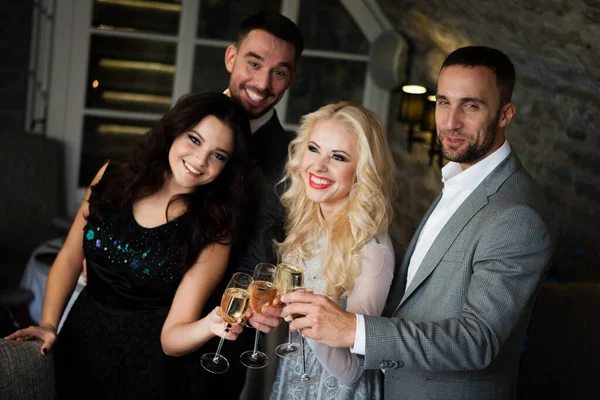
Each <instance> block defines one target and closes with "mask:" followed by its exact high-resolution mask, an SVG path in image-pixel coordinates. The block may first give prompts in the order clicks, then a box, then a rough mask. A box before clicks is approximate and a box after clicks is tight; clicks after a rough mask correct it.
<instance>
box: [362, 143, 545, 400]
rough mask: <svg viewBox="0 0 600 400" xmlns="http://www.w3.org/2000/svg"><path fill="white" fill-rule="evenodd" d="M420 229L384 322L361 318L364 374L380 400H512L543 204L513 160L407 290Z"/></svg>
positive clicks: (439, 242)
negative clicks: (372, 374)
mask: <svg viewBox="0 0 600 400" xmlns="http://www.w3.org/2000/svg"><path fill="white" fill-rule="evenodd" d="M440 198H441V195H440V196H438V198H437V199H436V200H435V201H434V203H433V204H432V206H431V207H430V209H429V210H428V212H427V214H426V215H425V217H424V218H423V221H422V222H421V224H420V226H419V227H418V229H417V232H416V233H415V235H414V237H413V239H412V240H411V243H410V245H409V247H408V250H407V253H406V255H405V257H404V260H403V263H402V265H401V267H400V271H396V276H395V278H394V282H393V283H392V288H391V291H390V295H389V296H388V301H387V304H386V309H385V310H384V316H383V317H371V316H365V328H366V355H365V358H364V367H365V368H385V398H386V399H390V400H391V399H394V400H396V399H410V400H414V399H443V400H453V399H473V400H475V399H477V400H486V399H510V398H512V397H514V396H515V388H516V380H517V372H518V365H519V356H520V350H521V347H522V345H523V339H524V336H525V331H526V329H527V323H528V319H529V316H530V314H531V310H532V308H533V304H534V299H535V295H536V294H537V291H538V288H539V287H540V284H541V282H542V280H543V278H544V276H545V273H546V272H547V269H548V267H549V265H550V259H551V253H552V247H553V246H552V239H551V235H550V229H549V226H550V225H549V219H548V215H547V211H546V208H545V202H544V199H543V196H542V194H541V191H540V189H539V188H538V186H537V185H536V183H535V182H534V180H533V179H532V178H531V176H530V175H529V173H528V172H527V171H526V170H525V169H524V168H523V167H522V165H521V163H520V161H519V160H518V158H517V156H516V155H515V154H514V153H511V154H510V155H509V156H508V157H507V158H506V159H505V160H503V161H502V163H501V164H500V165H499V166H498V167H497V168H496V169H494V171H492V172H491V173H490V174H489V175H488V176H487V177H486V178H485V179H484V181H483V182H482V183H481V184H480V185H479V186H478V187H477V188H476V189H475V190H474V191H473V193H471V195H470V196H469V197H468V198H467V199H466V200H465V201H464V203H463V204H462V205H461V206H460V207H459V208H458V210H457V211H456V212H455V213H454V215H452V217H451V218H450V220H449V221H448V223H447V224H446V225H445V226H444V228H443V229H442V230H441V232H440V233H439V235H438V237H437V238H436V239H435V241H434V243H433V245H432V246H431V249H430V250H429V252H428V253H427V254H426V256H425V258H424V259H423V262H422V264H421V266H420V268H419V269H418V271H417V273H416V274H415V276H414V278H413V280H412V281H411V283H410V285H409V287H408V288H406V291H405V290H404V286H405V282H406V273H407V269H408V263H409V261H410V257H411V255H412V253H413V251H414V248H415V245H416V242H417V238H418V237H419V233H420V232H421V229H422V228H423V225H424V223H425V221H426V220H427V218H429V215H430V214H431V212H432V211H433V209H434V208H435V206H436V205H437V203H438V202H439V200H440Z"/></svg>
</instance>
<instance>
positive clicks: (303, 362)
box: [300, 334, 306, 378]
mask: <svg viewBox="0 0 600 400" xmlns="http://www.w3.org/2000/svg"><path fill="white" fill-rule="evenodd" d="M300 343H301V346H302V378H304V377H306V356H305V354H304V336H302V334H300Z"/></svg>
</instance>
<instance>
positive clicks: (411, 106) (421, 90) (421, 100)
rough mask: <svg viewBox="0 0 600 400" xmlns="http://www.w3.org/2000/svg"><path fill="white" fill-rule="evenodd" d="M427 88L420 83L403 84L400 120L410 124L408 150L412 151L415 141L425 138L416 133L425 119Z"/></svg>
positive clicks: (421, 140) (422, 140)
mask: <svg viewBox="0 0 600 400" xmlns="http://www.w3.org/2000/svg"><path fill="white" fill-rule="evenodd" d="M426 92H427V89H425V87H423V86H419V85H404V86H402V102H401V103H400V113H399V114H398V120H399V121H401V122H404V123H405V124H407V125H408V151H409V152H411V151H412V144H413V142H424V141H425V139H424V138H423V137H421V136H417V135H416V129H415V128H416V126H417V125H419V124H420V123H421V121H422V120H423V114H424V112H425V101H426V98H425V97H426V96H425V93H426Z"/></svg>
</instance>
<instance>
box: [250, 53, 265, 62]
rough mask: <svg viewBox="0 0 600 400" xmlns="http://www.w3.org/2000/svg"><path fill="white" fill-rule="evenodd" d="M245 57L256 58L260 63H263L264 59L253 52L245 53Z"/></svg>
mask: <svg viewBox="0 0 600 400" xmlns="http://www.w3.org/2000/svg"><path fill="white" fill-rule="evenodd" d="M246 57H252V58H256V59H258V60H260V61H264V60H265V59H264V58H263V57H262V56H261V55H260V54H258V53H255V52H253V51H249V52H247V53H246Z"/></svg>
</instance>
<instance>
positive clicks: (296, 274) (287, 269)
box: [275, 263, 304, 358]
mask: <svg viewBox="0 0 600 400" xmlns="http://www.w3.org/2000/svg"><path fill="white" fill-rule="evenodd" d="M303 285H304V270H303V269H302V268H301V267H299V266H297V265H292V264H287V263H282V264H279V265H278V266H277V290H279V295H280V296H283V295H285V294H286V293H287V292H291V291H292V290H293V289H296V288H299V287H302V286H303ZM297 352H298V345H297V344H295V343H293V342H292V332H291V331H289V332H288V341H287V343H283V344H280V345H279V346H277V348H276V349H275V353H276V354H277V355H278V356H279V357H283V358H286V357H290V356H292V355H294V354H296V353H297Z"/></svg>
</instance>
